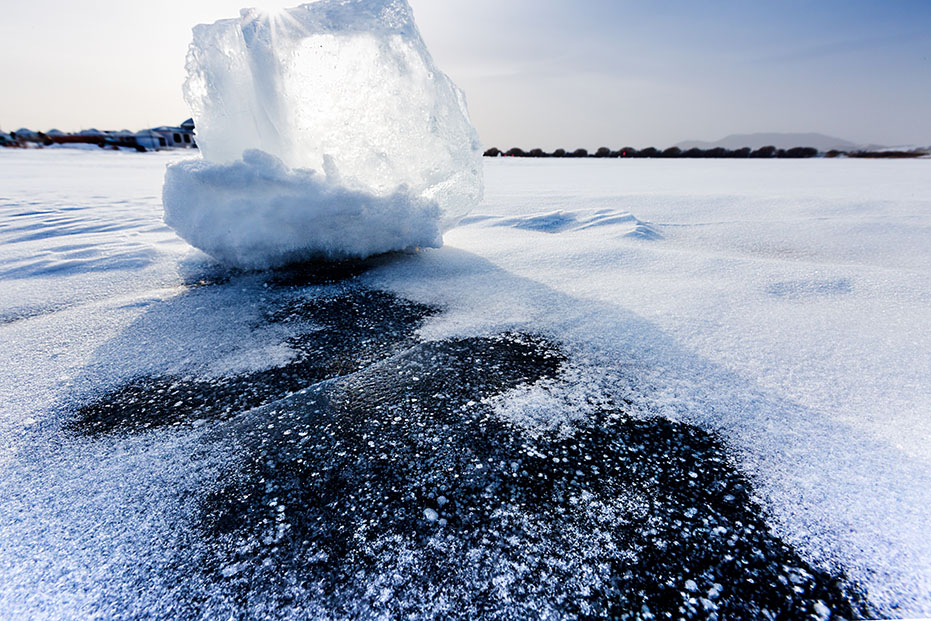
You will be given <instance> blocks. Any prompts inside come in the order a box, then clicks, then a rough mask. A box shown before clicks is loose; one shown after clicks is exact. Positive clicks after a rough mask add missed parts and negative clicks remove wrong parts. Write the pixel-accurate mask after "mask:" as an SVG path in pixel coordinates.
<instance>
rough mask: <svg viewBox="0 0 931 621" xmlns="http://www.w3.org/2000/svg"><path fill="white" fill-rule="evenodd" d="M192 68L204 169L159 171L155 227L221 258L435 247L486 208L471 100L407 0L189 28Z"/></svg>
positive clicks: (348, 1)
mask: <svg viewBox="0 0 931 621" xmlns="http://www.w3.org/2000/svg"><path fill="white" fill-rule="evenodd" d="M187 69H188V79H187V81H186V82H185V87H184V92H185V98H186V100H187V102H188V104H189V105H190V106H191V109H192V112H193V116H194V120H195V123H196V126H197V142H198V145H199V146H200V148H201V151H202V154H203V158H204V160H205V161H185V162H180V163H177V164H174V165H172V166H170V167H169V171H168V174H167V175H166V183H165V190H164V195H163V202H164V206H165V221H166V222H167V223H168V224H169V225H170V226H172V227H173V228H174V229H175V230H176V231H177V232H178V233H179V234H180V235H181V236H182V237H184V238H185V239H186V240H188V241H189V242H190V243H191V244H193V245H195V246H197V247H198V248H201V249H202V250H204V251H206V252H207V253H209V254H211V255H212V256H214V257H216V258H217V259H220V260H222V261H224V262H227V263H231V264H233V265H238V266H241V267H250V268H252V267H268V266H274V265H280V264H283V263H286V262H291V261H295V260H301V259H305V258H315V257H323V258H344V257H354V256H366V255H369V254H374V253H378V252H385V251H388V250H401V249H406V248H410V247H417V246H434V247H435V246H439V245H440V244H441V243H442V232H443V231H445V230H446V229H448V228H450V227H452V226H455V225H456V224H457V223H458V221H459V220H460V219H461V218H462V217H463V216H465V215H466V214H467V213H468V212H469V210H470V209H471V208H472V207H473V206H474V205H476V204H477V203H478V202H479V201H480V200H481V197H482V163H481V145H480V143H479V140H478V135H477V133H476V131H475V129H474V128H473V127H472V125H471V123H470V122H469V118H468V112H467V110H466V105H465V99H464V97H463V95H462V92H461V91H460V90H459V89H458V88H457V87H456V85H455V84H453V82H452V81H451V80H450V79H449V78H448V77H447V76H446V75H445V74H443V73H442V72H440V71H439V70H438V69H437V68H436V67H435V65H434V64H433V59H432V58H431V57H430V54H429V52H428V51H427V49H426V46H425V45H424V42H423V40H422V39H421V37H420V33H419V32H418V30H417V27H416V25H415V24H414V19H413V14H412V12H411V9H410V6H408V4H407V2H406V0H319V1H318V2H314V3H310V4H303V5H301V6H298V7H296V8H293V9H286V10H281V11H275V12H268V11H260V10H257V9H244V10H243V11H242V13H241V16H240V17H239V18H238V19H226V20H221V21H219V22H216V23H215V24H211V25H200V26H197V27H196V28H195V29H194V40H193V43H192V44H191V48H190V51H189V54H188V61H187ZM246 151H251V152H252V153H251V155H250V156H248V157H245V158H244V156H243V153H244V152H246ZM261 152H264V153H261ZM318 225H319V226H318ZM375 227H378V228H380V229H381V230H373V229H374V228H375Z"/></svg>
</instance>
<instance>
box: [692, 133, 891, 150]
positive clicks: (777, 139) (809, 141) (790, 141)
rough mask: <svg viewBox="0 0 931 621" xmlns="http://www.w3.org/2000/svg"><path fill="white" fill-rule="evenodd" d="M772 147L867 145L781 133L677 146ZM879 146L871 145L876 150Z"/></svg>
mask: <svg viewBox="0 0 931 621" xmlns="http://www.w3.org/2000/svg"><path fill="white" fill-rule="evenodd" d="M769 145H772V146H774V147H776V148H777V149H791V148H792V147H814V148H816V149H818V150H819V151H830V150H831V149H837V150H838V151H850V150H857V149H861V148H864V147H865V146H866V145H860V144H856V143H853V142H850V141H849V140H843V139H842V138H835V137H834V136H825V135H824V134H815V133H809V134H781V133H760V134H731V135H730V136H727V137H726V138H721V139H720V140H715V141H713V142H704V141H701V140H686V141H685V142H680V143H679V144H677V145H676V146H677V147H679V148H680V149H682V150H683V151H684V150H686V149H692V148H698V149H712V148H714V147H724V148H725V149H740V148H743V147H750V148H751V149H759V148H760V147H765V146H769ZM876 146H877V145H870V147H871V148H875V147H876Z"/></svg>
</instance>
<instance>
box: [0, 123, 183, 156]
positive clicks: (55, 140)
mask: <svg viewBox="0 0 931 621" xmlns="http://www.w3.org/2000/svg"><path fill="white" fill-rule="evenodd" d="M82 145H88V146H97V147H100V148H101V149H135V150H136V151H140V152H145V151H165V150H175V149H196V148H197V142H196V141H195V140H194V120H193V119H188V120H186V121H184V122H183V123H181V124H180V125H177V126H169V125H162V126H160V127H153V128H151V129H143V130H139V131H137V132H134V131H130V130H128V129H121V130H119V131H111V130H99V129H83V130H81V131H79V132H74V133H68V132H63V131H60V130H57V129H50V130H49V131H47V132H37V131H33V130H31V129H27V128H25V127H23V128H20V129H17V130H16V131H15V132H10V133H9V134H7V133H6V132H3V131H0V147H19V148H42V147H52V146H82Z"/></svg>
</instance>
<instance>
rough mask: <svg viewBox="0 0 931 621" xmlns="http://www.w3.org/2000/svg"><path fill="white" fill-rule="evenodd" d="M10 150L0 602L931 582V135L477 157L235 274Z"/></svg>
mask: <svg viewBox="0 0 931 621" xmlns="http://www.w3.org/2000/svg"><path fill="white" fill-rule="evenodd" d="M175 159H176V158H175V156H168V155H162V154H127V153H110V152H99V153H98V152H82V151H68V150H45V151H14V150H3V151H0V342H2V343H3V347H2V349H0V400H2V401H0V412H2V415H0V465H2V468H0V490H2V492H0V616H2V617H45V618H48V617H58V618H66V617H74V616H92V615H102V616H133V615H137V616H164V617H170V616H178V615H181V616H217V615H220V614H224V615H225V616H229V615H230V614H234V615H235V614H251V615H269V616H279V617H285V616H288V615H311V616H359V615H362V614H371V613H375V614H384V615H388V616H396V615H402V614H403V615H407V614H413V615H415V616H425V617H437V616H443V615H449V614H453V615H460V616H469V617H475V616H486V617H498V616H501V617H503V616H507V615H508V614H510V615H516V616H528V615H529V616H540V617H547V616H567V615H568V616H572V615H591V614H596V615H600V614H606V613H608V612H613V613H616V614H621V613H632V614H640V615H643V616H647V615H648V614H655V615H656V616H658V617H663V616H665V613H667V612H668V613H669V614H670V615H671V616H674V617H675V616H679V615H683V614H691V615H697V616H700V617H701V616H711V615H713V614H718V615H720V616H722V617H726V618H760V617H761V616H765V615H766V614H767V612H768V613H769V614H771V615H780V614H783V615H787V616H788V617H792V618H794V617H799V616H801V615H807V614H812V615H815V616H821V617H826V615H827V614H828V613H829V612H830V611H833V612H835V613H840V614H842V615H845V616H849V615H851V614H873V615H877V616H922V615H931V536H929V535H931V531H929V528H928V526H927V521H928V520H927V507H928V506H931V421H929V418H928V416H929V413H931V412H929V404H931V381H929V380H928V377H931V161H928V160H911V161H894V162H887V161H858V160H803V161H792V160H778V161H721V160H511V159H507V160H504V159H497V160H487V159H486V162H485V178H486V186H487V187H486V198H485V201H484V202H483V203H482V204H481V205H480V206H479V207H478V208H476V209H475V210H473V212H472V214H471V215H470V216H469V217H468V218H467V219H466V220H465V221H464V222H463V224H462V226H460V227H458V228H456V229H453V230H452V231H450V232H449V233H447V234H446V236H445V246H444V247H443V248H441V249H436V250H426V251H423V252H420V253H415V254H399V255H391V256H383V257H378V258H377V259H374V260H370V261H368V262H366V263H341V264H338V265H336V266H329V267H321V266H302V267H299V268H294V269H291V270H284V271H281V270H279V271H276V272H264V273H261V272H260V273H243V272H234V271H230V270H228V269H226V268H223V267H221V266H218V265H217V264H215V263H214V262H213V261H212V260H211V259H210V258H209V257H206V256H205V255H203V254H201V253H199V252H197V251H194V250H192V249H190V247H189V246H187V244H185V243H184V242H183V241H181V240H180V239H178V238H177V237H176V236H175V235H174V233H172V232H171V231H170V230H169V229H168V228H167V227H165V226H164V225H163V224H162V222H161V217H162V209H161V199H160V192H161V183H162V179H163V176H164V169H165V165H166V164H167V163H168V162H170V161H174V160H175Z"/></svg>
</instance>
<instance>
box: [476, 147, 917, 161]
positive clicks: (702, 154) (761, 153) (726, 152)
mask: <svg viewBox="0 0 931 621" xmlns="http://www.w3.org/2000/svg"><path fill="white" fill-rule="evenodd" d="M928 154H929V152H928V151H922V150H914V151H838V150H831V151H827V152H826V153H820V152H819V151H818V149H815V148H814V147H793V148H791V149H777V148H776V147H773V146H768V147H760V148H759V149H750V148H749V147H744V148H743V149H725V148H723V147H715V148H713V149H698V148H692V149H685V150H682V149H680V148H679V147H670V148H668V149H664V150H662V151H660V150H659V149H656V148H654V147H647V148H646V149H635V148H633V147H624V148H622V149H618V150H617V151H614V150H611V149H609V148H608V147H601V148H600V149H598V150H597V151H595V152H594V153H589V152H588V151H587V150H586V149H576V150H575V151H566V150H565V149H556V150H555V151H553V152H552V153H547V152H546V151H544V150H543V149H531V150H530V151H524V150H523V149H519V148H516V147H515V148H513V149H508V150H507V151H501V150H500V149H497V148H495V147H492V148H490V149H488V150H487V151H485V157H599V158H611V157H616V158H669V159H674V158H712V159H728V158H730V159H771V158H788V159H800V158H806V157H816V156H818V155H823V156H824V157H841V156H843V157H870V158H874V157H878V158H908V157H922V156H925V155H928Z"/></svg>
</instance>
